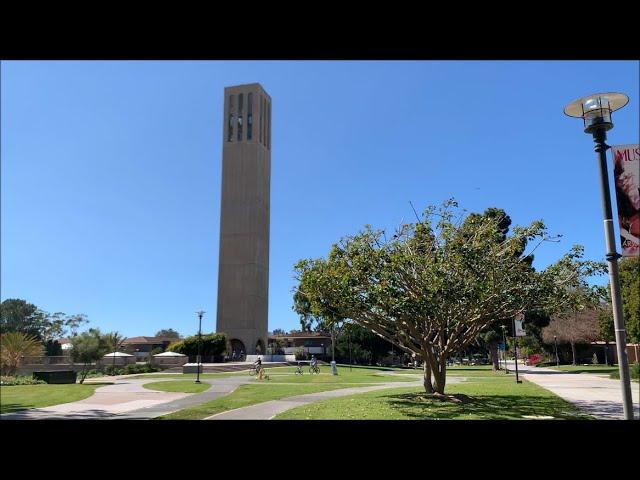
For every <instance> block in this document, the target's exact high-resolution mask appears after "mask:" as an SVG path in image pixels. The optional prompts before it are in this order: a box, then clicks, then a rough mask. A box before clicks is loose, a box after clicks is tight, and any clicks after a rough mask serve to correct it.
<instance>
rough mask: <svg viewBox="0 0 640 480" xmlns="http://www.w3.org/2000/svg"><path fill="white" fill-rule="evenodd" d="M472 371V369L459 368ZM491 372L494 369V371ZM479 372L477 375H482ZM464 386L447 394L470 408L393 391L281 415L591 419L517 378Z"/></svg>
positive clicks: (419, 392) (412, 391)
mask: <svg viewBox="0 0 640 480" xmlns="http://www.w3.org/2000/svg"><path fill="white" fill-rule="evenodd" d="M460 368H469V367H460ZM490 368H491V367H489V369H490ZM479 370H480V372H481V371H482V369H479ZM480 372H478V373H480ZM484 373H485V375H484V376H482V377H481V376H479V375H476V376H475V377H472V378H470V380H469V381H465V382H463V383H456V384H454V383H452V384H450V385H448V386H447V388H446V393H447V394H462V395H466V396H467V397H466V398H465V400H466V403H454V402H451V401H439V400H434V399H432V398H428V397H427V396H425V394H424V390H423V389H422V388H402V389H400V388H398V389H396V388H394V389H391V390H381V391H376V392H370V393H363V394H358V395H350V396H348V397H342V398H336V399H331V400H324V401H321V402H317V403H313V404H310V405H305V406H301V407H298V408H295V409H292V410H289V411H287V412H284V413H282V414H280V415H278V416H277V417H276V418H277V419H295V420H307V419H314V420H320V419H322V420H437V419H455V420H471V419H490V420H503V419H523V418H524V416H525V415H527V416H552V417H554V418H560V419H575V418H590V417H588V416H586V415H583V414H581V413H580V411H579V410H578V409H577V408H576V407H574V406H573V405H571V404H570V403H568V402H565V401H564V400H562V399H561V398H560V397H558V396H556V395H554V394H553V393H551V392H549V391H548V390H545V389H543V388H541V387H538V386H537V385H535V384H533V383H530V382H527V381H526V380H525V381H523V383H521V384H516V383H515V382H514V377H513V375H505V374H504V373H495V374H492V373H491V372H490V371H489V372H487V371H485V372H484Z"/></svg>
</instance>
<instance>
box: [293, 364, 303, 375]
mask: <svg viewBox="0 0 640 480" xmlns="http://www.w3.org/2000/svg"><path fill="white" fill-rule="evenodd" d="M303 373H304V372H303V371H302V367H301V366H300V365H298V366H297V367H296V371H295V374H296V375H302V374H303Z"/></svg>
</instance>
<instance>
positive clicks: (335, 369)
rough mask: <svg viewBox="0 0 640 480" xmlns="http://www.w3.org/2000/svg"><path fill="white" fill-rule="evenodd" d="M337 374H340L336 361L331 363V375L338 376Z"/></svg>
mask: <svg viewBox="0 0 640 480" xmlns="http://www.w3.org/2000/svg"><path fill="white" fill-rule="evenodd" d="M337 374H338V366H337V364H336V362H335V360H334V361H333V362H331V375H337Z"/></svg>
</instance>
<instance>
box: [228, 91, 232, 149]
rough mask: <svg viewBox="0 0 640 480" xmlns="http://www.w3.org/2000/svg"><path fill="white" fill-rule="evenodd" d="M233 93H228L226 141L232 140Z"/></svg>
mask: <svg viewBox="0 0 640 480" xmlns="http://www.w3.org/2000/svg"><path fill="white" fill-rule="evenodd" d="M233 97H234V96H233V95H229V124H228V125H227V142H230V141H231V140H233Z"/></svg>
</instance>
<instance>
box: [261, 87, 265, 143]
mask: <svg viewBox="0 0 640 480" xmlns="http://www.w3.org/2000/svg"><path fill="white" fill-rule="evenodd" d="M260 143H264V97H263V96H262V95H260Z"/></svg>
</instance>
